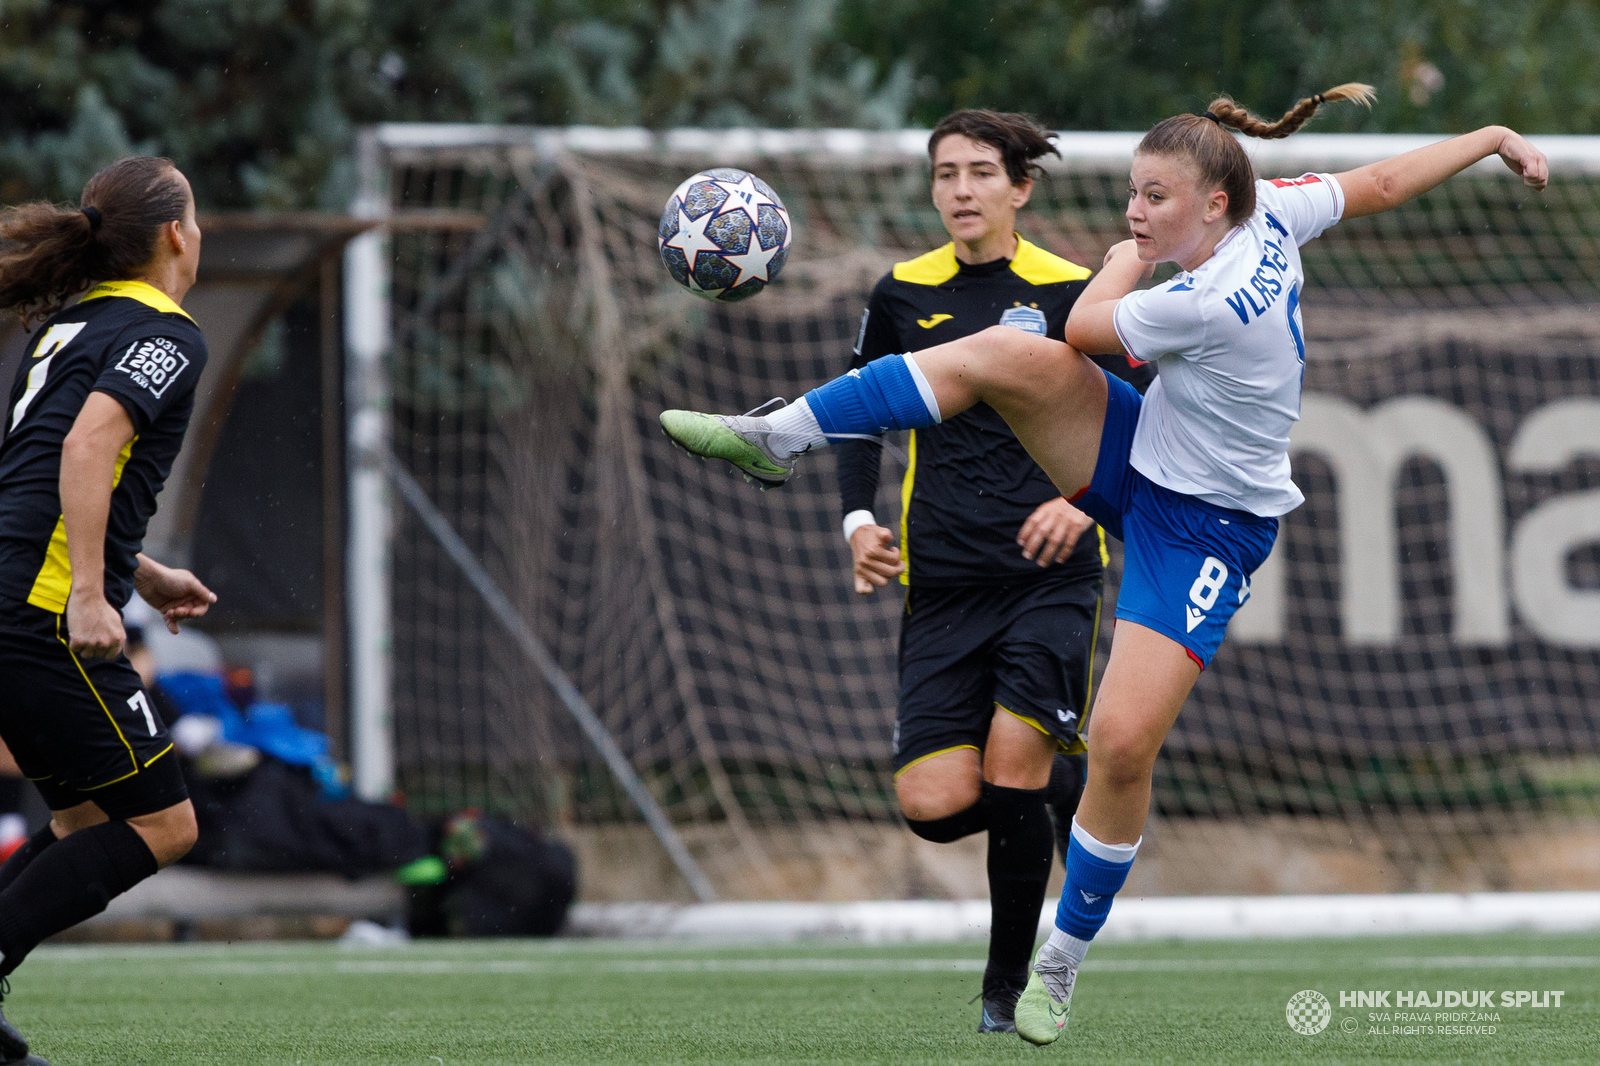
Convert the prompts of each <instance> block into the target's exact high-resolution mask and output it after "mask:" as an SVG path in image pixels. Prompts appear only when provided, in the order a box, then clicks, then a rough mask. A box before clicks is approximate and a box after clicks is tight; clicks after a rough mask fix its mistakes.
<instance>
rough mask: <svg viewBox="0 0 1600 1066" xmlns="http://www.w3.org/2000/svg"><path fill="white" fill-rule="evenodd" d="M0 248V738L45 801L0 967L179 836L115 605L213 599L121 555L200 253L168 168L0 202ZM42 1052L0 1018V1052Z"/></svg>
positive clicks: (177, 385)
mask: <svg viewBox="0 0 1600 1066" xmlns="http://www.w3.org/2000/svg"><path fill="white" fill-rule="evenodd" d="M0 242H3V245H0V309H5V310H11V311H14V312H15V313H17V314H18V315H19V316H20V317H22V319H23V320H24V322H25V323H32V322H34V321H36V320H39V319H44V322H43V324H42V326H41V327H40V328H39V329H38V331H37V332H36V333H35V335H34V337H33V340H32V343H31V344H30V345H29V347H28V350H27V352H26V355H25V358H24V360H23V363H22V366H21V367H20V368H19V370H18V373H17V379H16V382H15V384H14V385H13V386H12V389H11V395H10V398H9V401H8V403H7V406H6V408H5V411H4V417H5V423H4V432H5V438H4V442H3V443H0V677H3V678H4V684H3V685H0V737H3V738H4V740H5V742H6V745H7V746H8V747H9V748H10V749H11V752H12V754H13V755H14V756H15V757H16V760H17V764H18V765H19V766H20V767H21V768H22V771H23V773H24V774H25V775H26V776H27V777H28V778H29V779H30V780H32V781H33V782H34V783H35V784H36V785H37V786H38V788H39V792H40V793H41V795H43V797H44V799H45V801H46V803H48V804H49V807H50V810H51V812H52V818H51V821H50V824H49V825H47V826H46V827H45V828H44V829H42V830H40V831H39V832H38V833H37V834H35V835H34V836H33V837H32V838H31V839H29V840H28V841H27V842H26V843H25V844H23V846H22V847H21V848H19V849H18V850H17V851H16V852H15V853H14V854H13V855H12V856H11V858H9V859H7V860H6V862H5V864H4V866H0V979H3V978H5V977H6V976H8V975H9V974H10V973H11V972H12V971H13V970H15V969H16V968H17V966H18V965H19V964H20V963H21V962H22V960H23V959H24V958H26V957H27V955H28V953H29V952H30V951H31V950H33V948H34V947H35V946H36V945H37V944H39V942H40V941H42V940H44V939H45V938H46V937H49V936H52V935H54V934H55V933H58V932H61V931H62V930H64V929H68V928H70V927H71V926H73V925H76V924H77V923H79V922H81V921H83V920H84V919H86V918H89V917H92V916H93V915H95V914H98V913H100V912H101V911H102V910H104V909H105V907H106V904H107V903H108V902H109V901H110V900H111V899H112V898H113V897H115V896H118V895H120V894H121V893H123V892H126V891H127V890H128V889H130V888H132V887H133V886H134V885H136V884H138V883H139V882H140V881H142V880H144V879H145V878H147V877H149V876H150V875H152V874H154V873H155V872H156V870H157V869H159V868H160V867H162V866H166V865H168V864H169V863H172V862H176V861H177V860H178V859H179V858H181V857H182V856H183V855H184V853H185V852H187V851H188V850H189V848H190V847H191V846H192V845H193V843H194V840H195V833H196V827H195V817H194V808H193V806H192V805H191V804H190V802H189V798H188V790H187V789H186V787H185V786H184V781H183V776H182V774H181V773H180V772H179V770H178V760H177V756H176V755H175V754H174V753H173V750H172V741H171V739H170V738H169V736H168V735H167V730H166V726H165V725H164V724H163V723H162V721H161V719H160V717H159V715H158V713H157V711H156V708H155V706H154V705H153V704H152V703H151V701H150V699H149V696H148V695H147V693H146V692H145V690H144V687H143V685H142V683H141V682H140V680H139V675H138V674H137V673H136V672H135V671H134V669H133V667H132V666H130V665H129V664H128V660H127V658H126V657H125V656H124V655H123V654H122V647H123V640H124V633H123V628H122V615H121V610H122V607H123V606H124V605H125V604H126V603H127V602H128V600H129V598H130V597H131V596H132V595H133V594H134V593H135V592H137V593H138V594H139V595H140V596H142V597H144V599H145V600H146V601H147V602H149V603H150V604H151V606H153V607H155V608H156V609H157V610H159V611H161V612H162V614H163V615H164V616H165V619H166V622H167V625H168V626H169V627H170V628H171V629H172V630H173V632H177V627H178V623H179V621H181V620H183V619H187V618H196V617H199V616H200V615H203V614H205V612H206V610H207V608H208V607H209V606H210V605H211V603H213V602H215V600H216V597H215V596H214V595H213V594H212V593H211V592H210V591H209V590H208V589H207V588H206V587H205V586H204V585H203V584H201V583H200V581H199V580H198V579H196V578H195V576H194V575H193V574H191V573H189V572H188V571H187V570H176V569H171V568H169V567H165V566H163V565H161V564H160V563H158V562H156V561H155V560H153V559H151V558H149V557H148V556H146V555H144V554H143V553H142V552H141V551H140V547H141V542H142V541H143V539H144V532H145V527H146V525H147V523H148V522H149V520H150V516H151V515H152V514H153V513H154V512H155V508H156V497H157V495H158V494H159V493H160V492H161V486H162V484H163V483H164V482H165V480H166V478H167V475H168V473H169V472H170V471H171V469H172V462H173V459H174V458H175V457H176V456H177V454H178V449H179V448H180V447H181V446H182V444H183V436H184V431H185V430H186V429H187V428H188V424H189V414H190V411H191V409H192V408H193V405H194V387H195V382H196V381H197V380H198V379H199V377H200V372H201V370H202V369H203V368H204V366H205V362H206V343H205V338H204V337H203V336H202V335H201V333H200V328H199V327H198V326H197V325H196V324H195V322H194V320H193V319H191V318H190V317H189V315H188V314H187V313H186V312H185V311H184V310H183V308H182V307H181V306H180V304H181V303H182V301H183V297H184V295H185V294H186V293H187V292H188V291H189V288H190V287H191V286H192V285H193V284H194V281H195V273H196V269H197V267H198V265H199V260H200V229H199V227H198V226H197V225H196V224H195V214H194V199H193V196H192V195H191V193H190V189H189V183H188V181H187V179H185V178H184V176H183V175H182V174H181V173H180V172H179V171H178V169H177V168H176V167H174V166H173V165H172V163H170V162H169V161H167V160H165V159H154V158H150V157H143V156H135V157H130V158H126V159H122V160H119V161H118V162H116V163H113V164H111V165H110V166H108V167H106V168H105V169H103V170H101V171H100V172H99V173H97V174H96V175H95V176H94V177H92V178H91V179H90V180H89V182H88V184H87V185H85V186H84V190H83V195H82V197H81V199H80V207H79V208H78V209H76V210H72V209H64V208H59V207H55V206H53V205H51V204H45V203H33V204H24V205H22V206H20V207H13V208H8V209H6V210H5V211H4V212H0ZM96 283H98V284H96ZM91 285H92V287H91ZM85 289H88V291H87V292H86V293H84V295H83V296H82V298H81V299H79V300H78V301H77V302H76V303H73V304H72V305H71V306H65V305H66V304H67V302H68V301H69V300H70V299H71V298H72V297H73V296H76V295H77V294H79V293H80V292H83V291H84V290H85ZM43 1061H44V1060H43V1059H40V1058H39V1057H38V1056H36V1055H32V1054H30V1053H29V1050H28V1043H27V1041H26V1040H25V1039H24V1038H23V1037H22V1035H21V1034H20V1033H19V1032H17V1030H16V1029H15V1028H13V1027H12V1026H11V1025H10V1024H9V1023H8V1022H6V1021H5V1019H4V1017H3V1016H0V1064H4V1063H40V1062H43Z"/></svg>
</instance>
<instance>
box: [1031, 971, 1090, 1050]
mask: <svg viewBox="0 0 1600 1066" xmlns="http://www.w3.org/2000/svg"><path fill="white" fill-rule="evenodd" d="M1077 978H1078V968H1077V967H1076V966H1051V967H1047V968H1045V969H1040V968H1039V965H1038V964H1037V963H1035V964H1034V967H1033V971H1032V972H1031V973H1029V974H1028V987H1027V988H1025V989H1023V990H1022V996H1021V998H1019V999H1018V1000H1017V1010H1016V1020H1017V1035H1018V1036H1020V1037H1022V1039H1024V1040H1026V1041H1027V1042H1028V1043H1030V1044H1038V1045H1041V1046H1042V1045H1044V1044H1053V1043H1055V1042H1056V1039H1057V1038H1058V1037H1060V1036H1061V1034H1062V1033H1063V1032H1064V1031H1065V1030H1066V1028H1067V1019H1068V1018H1069V1017H1071V1015H1072V988H1073V986H1074V985H1075V984H1077Z"/></svg>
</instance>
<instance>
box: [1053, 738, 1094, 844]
mask: <svg viewBox="0 0 1600 1066" xmlns="http://www.w3.org/2000/svg"><path fill="white" fill-rule="evenodd" d="M1088 779H1089V756H1088V755H1087V754H1085V753H1083V752H1079V753H1078V754H1077V755H1057V756H1056V761H1055V762H1054V763H1052V764H1051V766H1050V783H1049V784H1048V785H1046V786H1045V787H1044V803H1045V806H1046V807H1049V808H1050V819H1051V821H1053V822H1054V823H1055V830H1056V847H1057V848H1058V849H1060V852H1061V861H1062V863H1065V862H1066V861H1067V845H1068V844H1069V843H1071V842H1072V816H1073V815H1074V814H1076V813H1078V801H1079V800H1081V799H1083V785H1084V782H1085V781H1087V780H1088Z"/></svg>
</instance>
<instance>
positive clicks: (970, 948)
mask: <svg viewBox="0 0 1600 1066" xmlns="http://www.w3.org/2000/svg"><path fill="white" fill-rule="evenodd" d="M982 957H983V949H982V945H975V944H949V945H925V944H923V945H876V946H841V945H839V944H834V943H811V944H799V945H791V946H784V947H777V948H775V947H751V946H716V947H706V946H700V945H678V944H662V943H630V942H617V941H544V942H533V941H483V942H462V941H453V942H421V943H416V944H412V945H409V946H406V947H397V948H383V949H377V948H370V949H344V948H340V947H339V946H337V945H332V944H265V945H263V944H242V945H231V946H230V945H192V946H181V945H174V946H145V945H138V946H134V945H130V946H94V947H68V946H63V947H46V948H42V949H40V950H39V951H38V952H37V953H36V954H35V955H34V956H33V958H32V959H30V960H29V961H28V962H27V963H26V965H25V966H24V967H23V968H22V969H21V970H19V971H18V973H17V974H16V975H15V976H14V980H13V985H14V988H13V992H12V994H11V996H9V997H8V998H7V999H6V1001H5V1008H6V1014H7V1016H8V1017H9V1018H11V1019H12V1020H13V1021H14V1022H15V1023H16V1024H17V1025H18V1026H19V1027H20V1028H21V1029H22V1030H23V1031H24V1032H25V1033H27V1034H29V1036H30V1037H31V1039H32V1040H33V1043H34V1048H35V1050H36V1051H37V1052H39V1053H40V1054H42V1055H44V1056H45V1057H47V1058H49V1059H50V1060H51V1061H52V1063H54V1064H55V1066H66V1064H77V1063H82V1064H89V1063H96V1064H98V1063H116V1064H118V1066H128V1064H132V1063H152V1064H154V1063H160V1064H163V1066H165V1064H186V1063H216V1064H219V1066H221V1064H232V1063H251V1064H258V1063H275V1064H286V1066H287V1064H295V1066H324V1064H334V1063H412V1064H415V1066H429V1064H431V1063H439V1064H441V1066H457V1064H466V1063H472V1064H484V1066H487V1064H491V1063H494V1064H498V1063H507V1064H509V1063H532V1062H538V1063H575V1064H589V1063H618V1064H623V1063H626V1064H628V1066H639V1064H645V1063H649V1064H655V1063H690V1062H694V1063H703V1062H705V1063H752V1064H755V1063H762V1064H765V1063H808V1062H815V1063H858V1062H859V1063H880V1062H881V1063H913V1062H916V1063H922V1062H926V1063H941V1064H944V1063H980V1062H1010V1061H1030V1062H1046V1061H1057V1062H1061V1063H1072V1064H1073V1066H1088V1064H1099V1063H1106V1064H1111V1063H1117V1064H1131V1063H1183V1064H1186V1066H1187V1064H1211V1063H1216V1064H1229V1066H1235V1064H1246V1063H1357V1062H1383V1063H1411V1062H1417V1063H1424V1062H1426V1063H1441V1062H1462V1063H1474V1064H1476V1063H1507V1064H1513V1063H1514V1064H1518V1066H1524V1064H1532V1063H1585V1064H1593V1063H1595V1062H1597V1061H1600V936H1593V935H1585V936H1563V937H1556V936H1534V935H1518V936H1472V937H1461V936H1452V937H1408V938H1385V939H1369V940H1309V941H1277V942H1254V943H1216V942H1211V943H1146V944H1137V945H1118V944H1102V945H1097V946H1096V948H1095V949H1094V951H1093V952H1092V953H1091V955H1090V959H1089V964H1088V965H1087V966H1086V968H1085V970H1084V972H1083V974H1082V977H1081V979H1080V983H1079V988H1078V993H1077V995H1076V997H1075V998H1074V1001H1073V1011H1072V1024H1071V1027H1070V1029H1069V1030H1068V1033H1067V1035H1066V1037H1064V1038H1063V1039H1062V1040H1061V1041H1060V1042H1059V1043H1057V1044H1056V1045H1054V1046H1052V1047H1048V1048H1043V1049H1037V1048H1033V1047H1030V1046H1027V1045H1025V1044H1023V1043H1022V1042H1021V1041H1019V1040H1018V1039H1017V1038H1015V1037H1012V1036H979V1035H978V1034H977V1033H976V1032H975V1027H976V1025H977V1020H978V1007H977V1006H976V1005H975V1004H969V1003H968V1000H969V999H970V998H971V997H972V995H973V994H974V993H975V992H976V991H977V989H978V981H979V977H980V972H981V969H982ZM1480 988H1481V989H1493V990H1495V991H1496V995H1497V1000H1498V993H1499V991H1501V990H1510V991H1518V990H1525V991H1546V990H1555V989H1559V990H1561V991H1563V992H1564V993H1565V994H1564V996H1563V997H1562V999H1561V1006H1560V1007H1559V1008H1555V1007H1549V1008H1535V1007H1530V1006H1523V1007H1512V1008H1500V1007H1498V1006H1497V1007H1496V1008H1494V1011H1495V1013H1497V1014H1498V1019H1497V1020H1494V1021H1488V1022H1480V1023H1477V1024H1488V1025H1493V1026H1494V1028H1495V1032H1493V1033H1479V1034H1476V1035H1459V1034H1448V1035H1446V1034H1440V1033H1437V1032H1435V1033H1433V1034H1431V1035H1430V1034H1425V1033H1417V1034H1412V1035H1403V1034H1400V1035H1397V1034H1394V1033H1392V1032H1391V1033H1390V1034H1389V1035H1376V1034H1374V1033H1373V1032H1371V1026H1372V1025H1373V1024H1374V1023H1373V1022H1372V1021H1371V1020H1370V1019H1369V1017H1368V1016H1369V1015H1370V1014H1373V1013H1379V1012H1374V1011H1371V1010H1367V1009H1360V1010H1357V1009H1355V1008H1341V1007H1340V1006H1339V1002H1340V1001H1339V992H1340V991H1355V990H1369V991H1370V990H1390V991H1396V990H1408V991H1416V990H1426V991H1428V992H1429V993H1430V994H1431V993H1432V992H1434V991H1436V990H1450V989H1463V990H1466V989H1470V990H1477V989H1480ZM1302 989H1316V990H1318V991H1320V992H1321V993H1323V994H1324V995H1325V996H1327V997H1328V998H1329V999H1330V1000H1331V1002H1332V1005H1333V1011H1332V1019H1331V1024H1330V1025H1329V1026H1328V1028H1327V1029H1325V1030H1324V1031H1322V1032H1321V1033H1319V1034H1317V1035H1315V1036H1302V1035H1300V1034H1298V1033H1296V1032H1294V1031H1293V1030H1292V1029H1290V1028H1289V1025H1288V1023H1287V1021H1286V1018H1285V1005H1286V1003H1287V1002H1288V1000H1289V997H1290V996H1292V995H1293V994H1294V993H1296V992H1298V991H1300V990H1302ZM1391 1002H1393V997H1392V996H1391ZM1418 1013H1432V1012H1431V1011H1429V1010H1428V1009H1426V1008H1419V1009H1418ZM1347 1018H1348V1019H1355V1022H1354V1024H1353V1025H1352V1023H1350V1022H1346V1021H1345V1019H1347ZM1377 1024H1380V1025H1381V1024H1382V1023H1377ZM1390 1024H1391V1028H1392V1024H1393V1023H1392V1022H1391V1023H1390ZM1411 1024H1425V1023H1417V1022H1415V1021H1412V1022H1411ZM1451 1024H1473V1023H1469V1022H1464V1021H1452V1023H1451ZM1350 1028H1353V1029H1354V1030H1355V1031H1353V1032H1347V1031H1346V1030H1347V1029H1350Z"/></svg>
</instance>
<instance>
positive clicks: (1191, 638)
mask: <svg viewBox="0 0 1600 1066" xmlns="http://www.w3.org/2000/svg"><path fill="white" fill-rule="evenodd" d="M1106 383H1107V387H1108V388H1109V390H1110V391H1109V394H1108V395H1107V397H1106V419H1105V427H1104V428H1103V429H1102V430H1101V432H1100V454H1099V456H1098V458H1097V459H1096V461H1095V468H1094V479H1093V480H1092V481H1090V482H1089V488H1088V490H1087V491H1086V492H1085V493H1084V494H1083V495H1082V496H1081V497H1080V498H1079V499H1078V500H1077V505H1078V507H1079V509H1081V510H1082V511H1083V513H1084V514H1087V515H1088V516H1089V517H1090V518H1093V519H1094V520H1095V521H1096V522H1099V523H1100V525H1101V526H1102V527H1104V528H1105V531H1106V532H1107V533H1110V534H1111V535H1112V536H1114V537H1116V538H1117V539H1118V540H1120V541H1122V543H1123V547H1124V553H1123V570H1122V586H1121V589H1120V590H1119V591H1118V593H1117V617H1118V618H1125V619H1127V620H1128V621H1130V622H1137V623H1139V624H1140V625H1142V626H1147V627H1149V628H1150V629H1154V630H1155V631H1157V632H1158V633H1162V634H1164V635H1166V636H1168V637H1171V638H1172V639H1173V640H1175V641H1177V642H1178V643H1179V644H1181V645H1183V646H1184V647H1185V648H1187V649H1188V650H1189V651H1190V653H1191V654H1193V655H1194V657H1195V658H1196V659H1197V660H1199V662H1200V664H1201V666H1205V665H1206V664H1208V663H1210V662H1211V657H1212V656H1213V655H1215V654H1216V652H1217V648H1218V647H1220V646H1221V645H1222V637H1223V634H1224V633H1225V632H1226V631H1227V628H1228V622H1229V621H1230V620H1231V619H1232V618H1233V616H1234V613H1235V612H1236V611H1238V609H1239V607H1240V606H1241V605H1242V604H1243V603H1244V601H1245V600H1247V599H1249V598H1250V575H1251V574H1253V573H1255V571H1256V569H1257V568H1258V567H1259V566H1260V565H1261V564H1262V563H1264V562H1265V561H1266V559H1267V555H1268V553H1270V552H1271V551H1272V544H1273V541H1275V540H1276V539H1277V536H1278V520H1277V519H1276V518H1262V517H1261V516H1259V515H1253V514H1251V513H1249V512H1248V511H1236V510H1233V509H1232V508H1229V507H1218V506H1217V505H1216V504H1213V503H1207V502H1206V501H1204V500H1201V499H1198V498H1196V497H1194V496H1186V495H1184V494H1183V493H1179V492H1173V491H1172V490H1171V489H1168V488H1164V487H1162V486H1160V485H1157V484H1156V483H1155V482H1153V481H1151V480H1150V479H1149V478H1147V477H1145V476H1144V475H1143V474H1141V473H1140V472H1139V471H1137V470H1135V469H1134V468H1133V465H1132V464H1131V463H1130V462H1129V457H1130V455H1131V454H1132V451H1133V435H1134V430H1135V429H1136V428H1137V427H1138V424H1139V408H1140V406H1141V404H1142V403H1143V400H1144V398H1143V397H1142V396H1140V395H1139V394H1138V392H1136V391H1134V389H1133V387H1132V386H1131V385H1129V384H1128V383H1127V382H1125V381H1123V380H1121V379H1120V378H1117V377H1114V376H1112V375H1111V374H1109V373H1108V374H1106Z"/></svg>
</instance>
